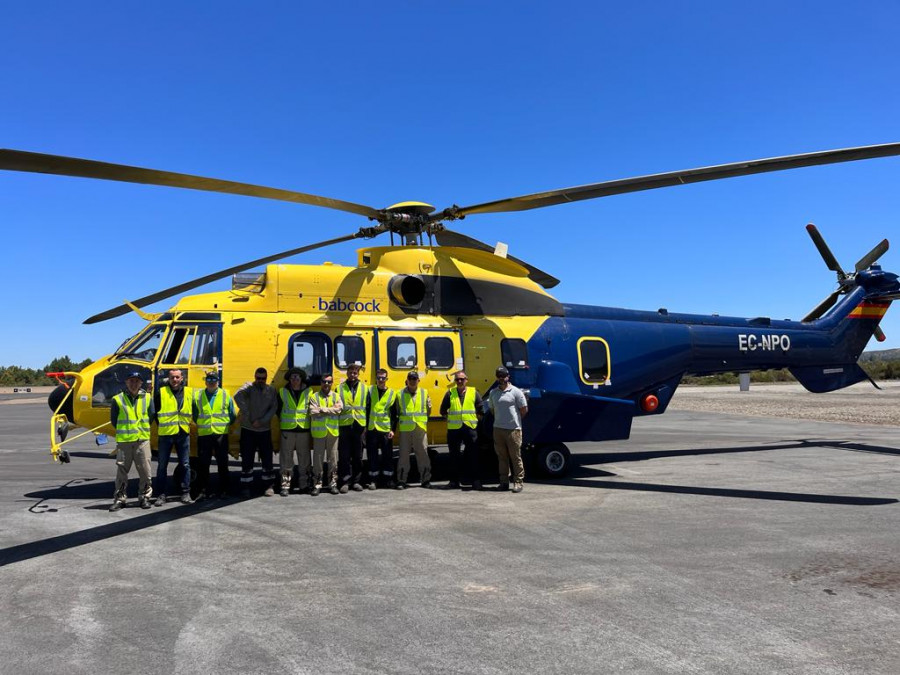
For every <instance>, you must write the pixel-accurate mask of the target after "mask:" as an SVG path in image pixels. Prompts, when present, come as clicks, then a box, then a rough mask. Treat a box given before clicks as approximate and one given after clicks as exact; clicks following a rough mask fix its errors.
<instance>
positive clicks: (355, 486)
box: [353, 483, 363, 492]
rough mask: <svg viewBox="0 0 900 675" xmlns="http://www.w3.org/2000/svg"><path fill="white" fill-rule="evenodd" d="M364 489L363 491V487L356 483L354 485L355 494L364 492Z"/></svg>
mask: <svg viewBox="0 0 900 675" xmlns="http://www.w3.org/2000/svg"><path fill="white" fill-rule="evenodd" d="M362 489H363V486H362V485H360V484H359V483H354V484H353V491H354V492H362Z"/></svg>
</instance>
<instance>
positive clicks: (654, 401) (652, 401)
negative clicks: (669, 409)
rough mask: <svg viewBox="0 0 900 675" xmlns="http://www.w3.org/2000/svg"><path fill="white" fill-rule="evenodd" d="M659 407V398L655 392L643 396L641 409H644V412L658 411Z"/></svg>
mask: <svg viewBox="0 0 900 675" xmlns="http://www.w3.org/2000/svg"><path fill="white" fill-rule="evenodd" d="M658 407H659V399H658V398H657V397H656V395H655V394H645V395H644V396H643V397H641V410H643V411H644V412H648V413H652V412H656V409H657V408H658Z"/></svg>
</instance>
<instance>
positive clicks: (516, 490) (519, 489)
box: [512, 483, 522, 493]
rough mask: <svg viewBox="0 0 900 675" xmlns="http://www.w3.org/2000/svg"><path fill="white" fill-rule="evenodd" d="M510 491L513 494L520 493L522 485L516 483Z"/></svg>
mask: <svg viewBox="0 0 900 675" xmlns="http://www.w3.org/2000/svg"><path fill="white" fill-rule="evenodd" d="M512 491H513V492H515V493H518V492H521V491H522V484H521V483H516V484H515V485H514V486H513V489H512Z"/></svg>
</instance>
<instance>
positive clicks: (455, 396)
mask: <svg viewBox="0 0 900 675" xmlns="http://www.w3.org/2000/svg"><path fill="white" fill-rule="evenodd" d="M463 424H465V425H466V426H467V427H469V428H471V429H474V428H475V427H477V426H478V415H476V414H475V390H474V389H472V388H471V387H467V388H466V395H465V396H464V397H463V400H462V402H460V400H459V390H458V389H456V387H454V388H453V389H451V390H450V409H449V410H448V411H447V428H448V429H461V428H462V425H463Z"/></svg>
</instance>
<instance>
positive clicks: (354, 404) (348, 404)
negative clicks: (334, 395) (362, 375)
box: [338, 382, 369, 427]
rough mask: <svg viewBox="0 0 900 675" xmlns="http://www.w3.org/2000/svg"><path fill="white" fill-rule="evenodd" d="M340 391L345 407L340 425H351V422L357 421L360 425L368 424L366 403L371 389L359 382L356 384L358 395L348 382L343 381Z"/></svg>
mask: <svg viewBox="0 0 900 675" xmlns="http://www.w3.org/2000/svg"><path fill="white" fill-rule="evenodd" d="M338 393H339V394H340V395H341V403H343V404H344V409H343V410H341V418H340V419H341V421H340V425H341V426H342V427H349V426H350V423H351V422H356V423H357V424H359V425H360V426H363V427H364V426H366V403H368V397H367V396H366V394H368V393H369V390H368V389H366V387H365V386H363V384H362V383H359V384H357V385H356V395H355V396H353V395H352V394H351V392H350V387H348V386H347V383H346V382H341V386H340V388H339V389H338Z"/></svg>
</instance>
